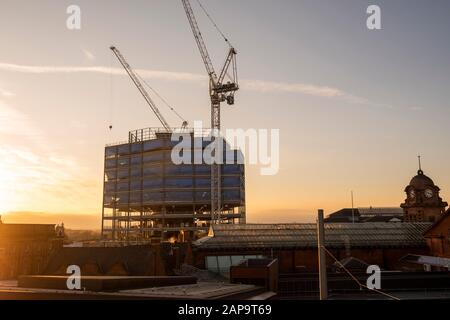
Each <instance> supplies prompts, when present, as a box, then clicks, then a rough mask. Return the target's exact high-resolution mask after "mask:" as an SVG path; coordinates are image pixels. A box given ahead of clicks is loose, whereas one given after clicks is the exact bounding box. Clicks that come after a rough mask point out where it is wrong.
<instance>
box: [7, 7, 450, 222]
mask: <svg viewBox="0 0 450 320" xmlns="http://www.w3.org/2000/svg"><path fill="white" fill-rule="evenodd" d="M202 2H203V3H204V5H205V6H206V8H207V9H208V11H209V12H210V13H211V14H212V16H213V17H214V19H215V20H216V22H217V23H218V25H219V26H220V27H221V29H222V30H223V31H224V32H225V33H226V34H227V36H228V37H229V39H230V41H231V43H232V44H233V45H234V46H235V47H236V49H237V50H238V73H239V79H240V87H241V90H239V91H238V92H237V94H236V104H235V105H234V106H232V107H229V106H226V105H224V107H223V109H222V125H223V127H224V128H244V129H246V128H256V129H259V128H264V129H272V128H275V129H280V170H279V173H278V174H277V175H275V176H262V175H260V174H259V172H260V171H259V169H260V167H259V166H255V165H248V166H247V167H246V198H247V217H248V218H247V219H248V222H303V221H312V220H313V219H314V215H315V212H316V210H317V209H318V208H323V209H325V211H326V213H330V212H332V211H335V210H338V209H340V208H342V207H348V206H350V205H351V203H350V190H354V193H355V205H356V206H371V205H372V206H399V205H400V203H401V202H402V201H403V200H404V198H405V194H404V192H403V189H404V187H405V186H406V185H407V184H408V183H409V180H410V179H411V177H412V176H413V175H414V174H415V173H416V171H417V154H419V153H420V154H421V155H422V160H423V161H422V164H423V169H424V171H425V173H426V174H427V175H429V176H430V177H431V178H432V179H433V180H434V182H435V183H436V184H437V185H438V186H440V188H441V189H442V191H441V196H442V197H443V199H444V200H447V201H449V200H450V166H449V165H448V164H447V159H449V158H450V148H449V146H450V145H449V138H450V126H449V119H450V90H449V84H450V59H449V57H450V42H449V41H448V34H449V31H450V19H448V13H449V12H450V2H449V1H444V0H442V1H438V0H434V1H425V0H423V1H409V0H408V1H407V0H401V1H400V0H399V1H381V0H377V1H360V0H342V1H335V0H329V1H324V0H322V1H317V0H308V1H300V0H298V1H288V0H283V1H265V0H246V1H239V0H229V1H219V0H203V1H202ZM375 3H376V4H378V5H379V6H380V7H381V21H382V30H375V31H371V30H368V29H367V28H366V18H367V14H366V8H367V6H368V5H369V4H375ZM71 4H78V5H79V6H80V7H81V14H82V25H81V30H68V29H67V28H66V19H67V17H68V15H67V14H66V8H67V7H68V6H69V5H71ZM192 5H193V8H194V10H195V13H196V15H197V19H198V21H199V25H200V28H201V30H202V32H203V35H204V37H205V40H206V42H207V46H208V49H209V51H210V54H211V56H212V59H213V62H214V63H215V65H216V68H217V69H218V68H219V66H220V65H221V64H222V63H223V60H224V58H225V54H226V50H227V46H226V44H224V42H223V40H222V39H221V38H220V36H219V35H218V34H217V32H216V31H215V30H214V28H213V27H212V25H211V23H210V22H209V21H208V20H207V18H206V17H205V15H204V14H203V12H202V11H201V10H200V9H199V7H198V4H197V3H196V1H192ZM0 39H2V40H1V42H0V49H1V50H0V214H1V215H2V216H3V220H4V221H6V222H15V221H20V222H30V223H39V222H41V223H48V222H52V223H59V222H61V221H65V222H66V225H67V227H69V228H77V229H81V228H84V229H87V228H96V229H99V228H100V215H101V204H102V197H101V194H102V174H103V152H104V146H105V144H107V143H111V142H117V141H124V140H126V139H127V136H128V131H129V130H132V129H138V128H144V127H152V126H160V124H159V123H158V120H157V119H156V117H155V116H154V114H153V113H152V112H151V110H150V109H149V108H148V106H147V105H146V104H145V102H144V100H143V99H142V97H141V95H140V94H139V92H138V91H137V90H136V88H135V87H134V86H133V84H132V83H131V81H130V79H129V78H128V77H127V76H126V75H125V74H124V72H123V70H122V68H121V66H120V65H119V63H118V61H117V60H116V58H115V57H114V56H113V54H112V52H111V51H110V50H109V46H110V45H112V44H114V45H116V46H117V47H118V48H119V49H120V50H121V52H122V53H123V54H124V56H125V57H126V58H127V60H128V61H129V63H130V64H131V65H132V66H133V67H134V68H135V69H136V70H138V72H139V74H140V75H141V76H143V77H144V78H145V79H146V80H147V81H148V82H149V83H150V84H151V85H152V86H153V87H154V88H155V89H157V90H158V91H159V93H160V94H162V95H163V96H164V97H165V98H166V100H168V101H169V102H170V103H171V104H172V105H173V106H174V107H175V108H176V110H177V111H178V112H179V113H181V114H182V115H183V116H184V117H185V118H186V119H187V120H188V121H189V122H190V123H193V121H194V120H203V121H204V122H205V123H209V115H210V110H209V96H208V88H207V84H208V83H207V80H206V77H205V75H206V74H205V71H204V66H203V64H202V61H201V58H200V55H199V52H198V50H197V47H196V45H195V42H194V38H193V35H192V33H191V30H190V27H189V24H188V21H187V18H186V16H185V13H184V10H183V7H182V4H181V1H176V0H171V1H163V0H161V1H159V0H132V1H119V0H89V1H87V0H86V1H79V0H78V1H76V0H71V1H62V0H53V1H50V0H48V1H46V0H39V1H29V0H2V1H1V3H0ZM111 68H112V69H111ZM155 101H156V102H157V103H158V105H159V106H160V109H161V112H162V113H164V115H165V116H166V118H167V119H168V121H169V122H170V124H171V125H173V126H178V125H179V124H180V121H179V120H178V119H177V118H176V117H175V116H174V115H173V114H172V113H170V111H169V110H168V109H167V108H166V107H165V106H164V105H163V104H162V103H160V101H159V100H158V99H156V98H155ZM110 124H111V125H112V126H113V129H112V130H109V129H108V126H109V125H110Z"/></svg>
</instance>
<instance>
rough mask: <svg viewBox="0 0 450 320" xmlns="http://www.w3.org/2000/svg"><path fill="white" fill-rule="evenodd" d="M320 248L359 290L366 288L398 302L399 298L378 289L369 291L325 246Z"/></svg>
mask: <svg viewBox="0 0 450 320" xmlns="http://www.w3.org/2000/svg"><path fill="white" fill-rule="evenodd" d="M321 247H322V249H324V250H325V252H326V253H328V254H329V255H330V256H331V257H332V258H333V259H334V261H336V262H337V263H338V264H339V266H340V267H341V268H342V269H344V271H345V272H347V273H348V275H349V276H350V277H351V278H352V279H353V280H354V281H355V282H356V283H357V284H358V285H359V287H360V288H366V289H368V290H371V291H375V292H377V293H379V294H382V295H384V296H386V297H389V298H391V299H393V300H400V298H398V297H396V296H393V295H391V294H389V293H386V292H383V291H381V290H378V289H371V288H369V287H368V286H366V285H365V284H363V283H361V281H359V280H358V279H357V278H356V277H355V276H354V275H353V274H352V273H351V272H350V271H349V270H348V269H347V268H346V267H345V266H344V265H343V264H342V263H341V262H340V261H339V260H338V259H336V257H335V256H334V255H333V254H332V253H331V252H330V251H329V250H328V249H327V248H325V246H321Z"/></svg>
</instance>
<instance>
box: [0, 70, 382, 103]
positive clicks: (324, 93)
mask: <svg viewBox="0 0 450 320" xmlns="http://www.w3.org/2000/svg"><path fill="white" fill-rule="evenodd" d="M0 70H4V71H10V72H22V73H35V74H53V73H97V74H108V75H110V74H112V75H126V72H125V70H123V69H122V68H108V67H102V66H93V67H78V66H60V67H58V66H27V65H18V64H11V63H0ZM136 72H137V73H138V74H139V75H140V76H141V77H144V78H148V79H161V80H169V81H185V82H196V83H198V84H201V85H205V83H206V80H207V77H206V76H204V75H199V74H194V73H187V72H171V71H156V70H148V69H136ZM241 86H242V87H243V88H245V89H246V90H251V91H257V92H262V93H265V92H275V93H276V92H278V93H283V92H289V93H299V94H305V95H310V96H315V97H321V98H335V99H342V100H345V101H347V102H350V103H355V104H363V105H369V106H374V107H387V108H391V106H389V105H385V104H381V103H374V102H371V101H369V100H368V99H365V98H362V97H358V96H354V95H352V94H350V93H348V92H345V91H343V90H341V89H338V88H334V87H330V86H320V85H314V84H307V83H287V82H274V81H263V80H252V79H242V81H241Z"/></svg>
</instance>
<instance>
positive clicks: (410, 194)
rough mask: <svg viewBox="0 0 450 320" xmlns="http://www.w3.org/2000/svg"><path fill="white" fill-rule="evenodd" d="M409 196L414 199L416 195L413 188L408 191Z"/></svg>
mask: <svg viewBox="0 0 450 320" xmlns="http://www.w3.org/2000/svg"><path fill="white" fill-rule="evenodd" d="M409 197H410V198H411V199H414V198H415V197H416V192H415V191H414V190H410V191H409Z"/></svg>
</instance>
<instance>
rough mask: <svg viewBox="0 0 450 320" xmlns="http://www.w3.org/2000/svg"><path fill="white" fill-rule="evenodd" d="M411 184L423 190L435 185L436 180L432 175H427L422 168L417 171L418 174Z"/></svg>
mask: <svg viewBox="0 0 450 320" xmlns="http://www.w3.org/2000/svg"><path fill="white" fill-rule="evenodd" d="M409 186H411V187H413V188H414V189H417V190H423V189H425V188H426V187H434V186H435V185H434V182H433V180H431V178H430V177H428V176H426V175H425V174H424V173H423V171H422V170H419V171H417V175H416V176H414V177H413V178H412V179H411V182H410V183H409Z"/></svg>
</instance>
